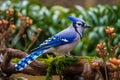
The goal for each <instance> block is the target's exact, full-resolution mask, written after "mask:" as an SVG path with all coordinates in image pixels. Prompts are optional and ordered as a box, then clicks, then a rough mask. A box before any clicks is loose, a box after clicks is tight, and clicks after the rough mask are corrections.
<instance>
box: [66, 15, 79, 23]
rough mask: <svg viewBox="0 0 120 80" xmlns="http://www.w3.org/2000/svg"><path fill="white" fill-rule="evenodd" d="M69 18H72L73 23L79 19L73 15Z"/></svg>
mask: <svg viewBox="0 0 120 80" xmlns="http://www.w3.org/2000/svg"><path fill="white" fill-rule="evenodd" d="M68 19H69V20H71V21H72V22H73V23H76V22H77V21H78V20H79V19H78V18H76V17H73V16H68Z"/></svg>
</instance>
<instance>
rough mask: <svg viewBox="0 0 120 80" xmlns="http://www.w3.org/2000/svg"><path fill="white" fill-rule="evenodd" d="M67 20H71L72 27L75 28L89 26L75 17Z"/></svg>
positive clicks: (69, 17)
mask: <svg viewBox="0 0 120 80" xmlns="http://www.w3.org/2000/svg"><path fill="white" fill-rule="evenodd" d="M68 19H69V20H71V21H72V22H73V27H75V28H79V27H82V28H89V27H90V26H88V25H87V23H86V22H85V21H84V20H82V19H81V18H76V17H72V16H68Z"/></svg>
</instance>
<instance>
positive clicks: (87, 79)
mask: <svg viewBox="0 0 120 80" xmlns="http://www.w3.org/2000/svg"><path fill="white" fill-rule="evenodd" d="M0 53H1V54H2V55H3V57H1V60H0V69H1V71H0V75H1V76H2V77H4V78H5V77H9V76H11V75H12V74H17V73H24V74H28V75H46V73H47V68H48V65H47V64H46V63H44V62H42V61H37V60H36V61H33V62H32V63H31V64H30V65H28V66H27V67H26V68H24V69H23V70H21V71H16V69H15V64H16V63H14V62H11V60H12V59H13V58H19V59H21V58H24V57H25V56H27V53H26V52H23V51H20V50H17V49H12V48H6V49H2V50H0ZM92 62H97V63H98V65H99V68H98V69H96V68H93V67H92V66H91V63H92ZM106 64H108V65H107V71H108V76H109V80H113V79H114V80H119V79H120V72H119V68H117V69H113V68H112V67H111V66H110V65H112V63H110V62H108V61H106ZM53 70H54V69H53ZM116 73H117V74H116ZM51 74H52V75H57V73H56V71H52V73H51ZM100 74H101V75H102V77H103V79H105V76H104V74H105V72H104V63H103V61H102V60H100V59H93V60H92V61H91V62H89V63H86V62H85V59H81V60H79V61H78V62H77V63H73V64H71V65H69V66H66V67H65V68H64V70H63V71H62V77H63V78H61V79H63V80H99V79H102V78H101V76H100ZM116 75H117V76H116Z"/></svg>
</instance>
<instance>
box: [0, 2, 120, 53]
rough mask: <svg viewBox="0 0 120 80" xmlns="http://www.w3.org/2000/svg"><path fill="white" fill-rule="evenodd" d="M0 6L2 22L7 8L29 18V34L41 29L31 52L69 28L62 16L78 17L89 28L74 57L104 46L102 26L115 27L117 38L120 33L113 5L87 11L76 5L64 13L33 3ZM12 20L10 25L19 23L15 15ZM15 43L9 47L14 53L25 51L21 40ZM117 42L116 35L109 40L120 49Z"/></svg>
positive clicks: (118, 8)
mask: <svg viewBox="0 0 120 80" xmlns="http://www.w3.org/2000/svg"><path fill="white" fill-rule="evenodd" d="M0 5H1V6H2V7H1V9H2V11H1V12H0V14H2V15H1V16H0V18H1V19H3V18H5V16H6V15H5V14H4V13H5V10H7V9H8V8H14V9H15V12H16V13H17V12H21V13H22V14H23V15H24V16H29V17H30V18H31V19H32V20H33V24H32V25H31V28H32V29H33V33H36V32H37V28H38V27H40V28H41V29H42V34H40V36H39V37H38V39H37V40H36V42H35V43H34V44H33V45H32V48H33V47H35V46H37V44H39V43H40V42H42V41H43V40H44V39H46V38H48V37H49V36H51V35H54V34H55V33H57V32H59V31H61V30H63V29H64V28H66V27H67V26H69V24H70V23H71V22H70V21H69V20H68V19H67V18H66V16H69V15H72V16H76V17H81V18H83V19H84V20H85V21H86V22H87V23H88V24H90V25H91V26H92V28H91V29H87V30H86V31H85V32H84V37H83V39H82V41H80V43H79V45H78V46H77V48H76V49H75V50H74V51H73V52H72V53H74V54H76V55H78V54H79V53H81V55H95V54H96V52H95V47H96V45H97V43H98V42H100V41H106V42H107V39H106V38H104V37H105V36H106V34H105V32H104V30H105V27H106V26H115V30H116V32H117V33H118V34H119V33H120V32H119V29H120V15H119V14H120V6H117V5H116V6H108V5H98V6H96V7H90V8H88V9H86V8H83V7H81V6H79V5H77V6H75V8H74V9H68V8H64V7H61V6H53V7H46V6H43V5H41V4H39V3H38V2H34V1H30V2H28V1H23V2H19V3H17V2H15V3H12V2H11V1H5V2H4V3H3V4H2V3H1V4H0ZM4 6H6V7H4ZM3 15H4V16H3ZM14 17H15V22H14V23H15V24H16V25H17V24H18V23H19V20H18V18H17V17H16V15H14ZM17 30H18V29H17ZM17 30H16V31H15V32H14V35H15V34H16V32H17ZM29 32H30V30H29V29H28V30H27V29H26V30H25V33H26V35H27V36H28V40H26V42H27V44H29V43H31V42H29V40H30V38H31V37H32V36H31V34H29ZM14 35H13V37H14ZM19 39H20V40H19V42H17V44H15V45H14V46H13V47H14V48H17V49H23V47H25V45H23V41H24V39H23V38H19ZM119 39H120V35H117V36H116V37H115V38H114V39H113V40H112V42H113V44H118V46H120V42H119ZM11 40H12V39H11ZM10 42H11V41H10ZM21 44H22V45H21ZM91 45H92V46H91ZM30 48H31V47H30ZM28 51H29V50H28ZM119 51H120V48H118V49H117V50H116V52H117V54H119Z"/></svg>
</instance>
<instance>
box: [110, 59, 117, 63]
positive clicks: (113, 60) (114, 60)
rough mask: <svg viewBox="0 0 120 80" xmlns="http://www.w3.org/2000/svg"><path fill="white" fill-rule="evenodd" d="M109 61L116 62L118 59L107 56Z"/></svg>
mask: <svg viewBox="0 0 120 80" xmlns="http://www.w3.org/2000/svg"><path fill="white" fill-rule="evenodd" d="M109 61H110V62H111V63H113V64H118V61H117V59H116V58H109Z"/></svg>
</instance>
